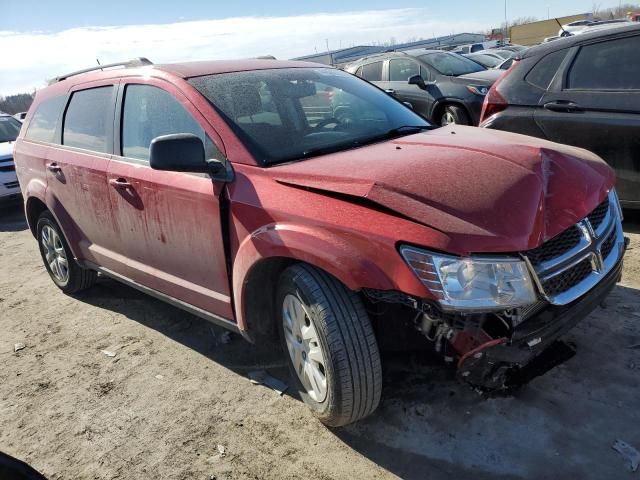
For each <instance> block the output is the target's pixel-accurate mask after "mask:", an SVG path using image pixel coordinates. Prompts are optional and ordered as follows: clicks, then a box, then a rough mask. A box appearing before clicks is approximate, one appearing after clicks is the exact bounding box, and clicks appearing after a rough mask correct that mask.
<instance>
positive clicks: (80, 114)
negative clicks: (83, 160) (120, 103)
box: [62, 86, 113, 153]
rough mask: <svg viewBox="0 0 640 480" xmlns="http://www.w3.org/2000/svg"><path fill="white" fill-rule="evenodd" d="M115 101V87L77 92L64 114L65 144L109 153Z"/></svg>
mask: <svg viewBox="0 0 640 480" xmlns="http://www.w3.org/2000/svg"><path fill="white" fill-rule="evenodd" d="M112 103H113V86H109V87H98V88H92V89H89V90H79V91H77V92H74V93H73V95H72V96H71V101H70V102H69V106H68V107H67V113H66V114H65V117H64V127H63V129H62V143H63V145H68V146H70V147H77V148H84V149H86V150H92V151H94V152H100V153H106V152H107V151H108V149H107V142H108V139H107V132H108V126H109V124H110V123H111V124H112V122H113V119H112V118H111V112H112Z"/></svg>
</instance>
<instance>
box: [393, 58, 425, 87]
mask: <svg viewBox="0 0 640 480" xmlns="http://www.w3.org/2000/svg"><path fill="white" fill-rule="evenodd" d="M414 75H420V65H418V64H417V63H416V62H414V61H413V60H409V59H405V58H392V59H391V60H390V61H389V81H391V82H406V81H407V80H409V77H412V76H414Z"/></svg>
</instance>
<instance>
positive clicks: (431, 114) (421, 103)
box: [346, 49, 502, 125]
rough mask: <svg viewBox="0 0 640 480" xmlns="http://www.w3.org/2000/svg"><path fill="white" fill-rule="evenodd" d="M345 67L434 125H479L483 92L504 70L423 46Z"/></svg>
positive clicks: (365, 59)
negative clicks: (405, 104) (426, 48)
mask: <svg viewBox="0 0 640 480" xmlns="http://www.w3.org/2000/svg"><path fill="white" fill-rule="evenodd" d="M346 70H347V72H349V73H354V74H356V75H357V76H359V77H361V78H364V79H365V80H367V81H369V82H371V83H373V84H374V85H377V86H378V87H380V88H382V89H383V90H385V91H386V92H387V93H389V94H392V95H395V96H396V97H397V98H398V99H399V100H401V101H403V102H409V103H411V105H412V106H413V109H414V110H415V111H416V112H417V113H419V114H420V115H422V116H423V117H425V118H426V119H428V120H429V121H430V122H432V123H435V124H437V125H448V124H450V123H456V124H458V125H478V122H479V119H480V112H481V111H482V102H483V101H484V96H485V95H486V93H487V91H488V90H489V87H490V86H491V85H493V83H494V82H495V81H496V80H497V79H498V78H500V75H501V73H502V72H501V71H499V70H498V71H496V70H487V69H486V68H485V67H483V66H482V65H480V64H479V63H477V62H474V61H472V60H469V59H468V58H465V57H463V56H462V55H458V54H457V53H452V52H445V51H442V50H424V49H422V50H408V51H406V52H388V53H383V54H380V55H375V56H372V57H367V58H364V59H361V60H358V61H357V62H356V63H353V64H352V65H349V66H348V67H347V68H346Z"/></svg>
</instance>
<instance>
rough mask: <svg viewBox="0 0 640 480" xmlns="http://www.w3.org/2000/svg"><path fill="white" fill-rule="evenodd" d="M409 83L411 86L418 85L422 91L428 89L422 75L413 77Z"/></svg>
mask: <svg viewBox="0 0 640 480" xmlns="http://www.w3.org/2000/svg"><path fill="white" fill-rule="evenodd" d="M407 83H408V84H409V85H417V86H418V87H420V88H421V89H422V90H426V88H427V84H426V83H424V78H422V77H421V76H420V75H411V76H410V77H409V80H408V81H407Z"/></svg>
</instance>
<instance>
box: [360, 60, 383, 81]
mask: <svg viewBox="0 0 640 480" xmlns="http://www.w3.org/2000/svg"><path fill="white" fill-rule="evenodd" d="M361 76H362V78H364V79H365V80H368V81H369V82H381V81H382V62H375V63H369V64H368V65H363V66H362V75H361Z"/></svg>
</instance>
